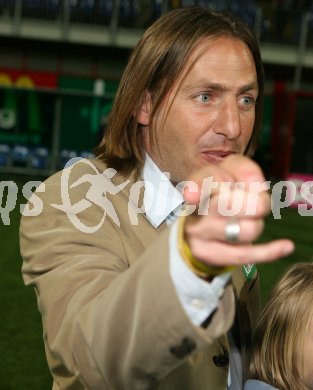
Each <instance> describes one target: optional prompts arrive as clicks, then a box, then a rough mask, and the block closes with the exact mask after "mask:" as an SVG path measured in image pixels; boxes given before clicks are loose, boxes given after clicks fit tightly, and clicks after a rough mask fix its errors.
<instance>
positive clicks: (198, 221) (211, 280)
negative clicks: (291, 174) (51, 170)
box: [21, 8, 293, 390]
mask: <svg viewBox="0 0 313 390" xmlns="http://www.w3.org/2000/svg"><path fill="white" fill-rule="evenodd" d="M262 97H263V73H262V64H261V58H260V53H259V49H258V46H257V43H256V41H255V39H254V37H253V36H252V35H251V33H250V32H249V31H248V29H247V28H246V27H245V26H244V25H243V24H242V23H241V22H239V21H237V20H235V19H233V18H231V17H227V16H223V15H220V14H215V13H211V12H210V11H208V10H205V9H202V8H185V9H179V10H176V11H173V12H171V13H168V14H167V15H165V16H163V17H162V18H161V19H159V20H158V21H157V22H156V23H154V24H153V25H152V26H151V27H150V28H149V29H148V30H147V31H146V33H145V34H144V36H143V37H142V39H141V40H140V42H139V43H138V45H137V46H136V48H135V49H134V51H133V54H132V56H131V58H130V61H129V64H128V66H127V68H126V70H125V72H124V75H123V77H122V80H121V84H120V88H119V90H118V93H117V96H116V99H115V102H114V104H113V108H112V112H111V115H110V118H109V123H108V127H107V130H106V137H105V139H104V140H103V142H102V144H101V145H100V147H99V148H98V158H97V159H95V160H93V161H89V160H88V161H81V162H78V163H77V164H76V165H74V166H71V167H68V168H67V169H65V170H64V171H63V172H61V173H57V174H56V175H54V176H52V177H51V178H50V179H48V180H47V181H46V183H45V185H44V186H41V187H40V188H39V189H38V191H37V193H36V194H35V195H34V196H35V197H34V198H33V199H31V200H30V202H31V203H34V202H35V201H38V197H40V198H41V201H42V202H43V211H42V213H41V215H40V217H30V216H29V217H23V219H22V223H21V251H22V255H23V257H24V264H23V275H24V280H25V283H26V284H28V285H33V286H34V287H35V289H36V292H37V296H38V305H39V309H40V311H41V313H42V317H43V327H44V340H45V348H46V355H47V359H48V363H49V367H50V369H51V372H52V375H53V378H54V384H53V389H116V390H123V389H125V390H126V389H127V390H131V389H136V390H137V389H154V388H155V389H170V390H174V389H179V390H181V389H188V390H189V389H190V390H204V389H212V390H213V389H214V390H219V389H223V390H225V389H226V388H231V389H240V388H241V387H242V382H243V374H244V373H247V371H246V368H247V365H248V363H249V359H248V356H247V353H248V349H249V343H250V335H251V329H252V326H253V320H254V318H255V316H256V314H257V311H258V305H259V302H258V301H259V299H258V280H257V271H256V268H255V266H252V265H251V264H249V263H251V262H255V263H258V262H261V261H264V262H265V261H272V260H275V259H277V258H279V257H281V256H284V255H286V254H288V253H290V252H291V251H292V250H293V246H292V243H291V242H289V241H288V240H278V241H276V242H271V243H267V244H263V245H251V242H252V241H254V240H255V239H256V238H257V237H258V236H259V235H260V233H261V231H262V227H263V218H264V216H265V215H266V214H267V213H268V212H269V207H270V202H269V196H268V194H267V193H266V192H265V191H259V190H257V189H255V188H256V187H257V186H253V184H255V183H258V182H260V183H262V182H263V181H264V177H263V175H262V173H261V170H260V169H259V167H258V166H257V165H256V164H255V163H253V162H252V161H251V160H250V159H249V158H248V157H244V156H243V154H247V155H248V154H250V153H252V151H253V149H254V146H255V142H256V139H257V132H258V128H259V125H260V120H261V114H262ZM113 169H114V170H113ZM103 172H104V173H103ZM116 172H117V173H116ZM188 179H189V181H188V182H187V180H188ZM210 179H211V181H210ZM237 182H240V183H239V185H238V183H237ZM143 188H144V191H143ZM238 206H240V207H239V208H238ZM234 210H235V211H236V210H237V211H236V213H233V211H234ZM247 210H248V211H247ZM251 210H252V212H251ZM177 215H182V216H180V217H178V218H177ZM234 215H235V217H236V219H235V220H234V219H233V217H234ZM88 233H90V234H88ZM248 264H249V265H248ZM243 266H244V267H243ZM235 313H236V315H235ZM233 323H234V326H233V327H232V324H233ZM231 327H232V329H231V331H230V328H231Z"/></svg>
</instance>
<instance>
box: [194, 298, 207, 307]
mask: <svg viewBox="0 0 313 390" xmlns="http://www.w3.org/2000/svg"><path fill="white" fill-rule="evenodd" d="M191 304H192V306H193V307H195V308H197V309H204V308H205V302H204V301H203V300H202V299H198V298H194V299H193V300H192V301H191Z"/></svg>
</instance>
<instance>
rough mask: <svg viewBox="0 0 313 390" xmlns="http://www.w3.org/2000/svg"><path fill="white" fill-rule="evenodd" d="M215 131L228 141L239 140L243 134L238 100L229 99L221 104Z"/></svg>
mask: <svg viewBox="0 0 313 390" xmlns="http://www.w3.org/2000/svg"><path fill="white" fill-rule="evenodd" d="M214 131H215V133H216V134H222V135H224V136H225V137H226V138H227V139H228V140H234V139H237V138H238V137H239V136H240V134H241V124H240V112H239V107H238V102H237V99H236V98H229V99H227V100H226V101H225V102H224V103H223V104H221V106H220V109H219V111H218V112H217V117H216V121H215V126H214Z"/></svg>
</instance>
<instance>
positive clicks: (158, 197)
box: [142, 154, 184, 228]
mask: <svg viewBox="0 0 313 390" xmlns="http://www.w3.org/2000/svg"><path fill="white" fill-rule="evenodd" d="M169 177H170V175H169V173H168V172H162V171H161V170H160V169H159V167H158V166H157V165H156V164H155V162H154V161H153V160H152V159H151V157H150V156H148V154H146V160H145V164H144V167H143V171H142V178H143V181H144V184H145V195H144V201H143V203H144V209H145V213H146V218H147V219H148V221H149V222H150V223H151V225H152V226H153V227H155V228H158V227H159V226H160V225H161V223H162V222H164V221H165V220H166V219H167V218H168V217H169V215H170V214H171V213H172V212H173V211H175V210H176V209H177V208H180V206H181V205H182V203H183V202H184V198H183V196H182V194H181V193H180V192H179V191H178V190H177V189H176V188H175V187H174V186H173V184H172V183H171V181H170V179H169Z"/></svg>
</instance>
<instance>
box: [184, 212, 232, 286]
mask: <svg viewBox="0 0 313 390" xmlns="http://www.w3.org/2000/svg"><path fill="white" fill-rule="evenodd" d="M186 218H187V217H181V218H180V220H179V222H178V224H179V225H178V249H179V253H180V255H181V257H182V259H183V260H184V262H185V263H186V264H187V265H188V267H189V268H190V269H191V270H192V271H193V272H194V273H195V274H196V275H197V276H199V277H200V278H203V279H206V280H207V279H212V278H213V277H214V276H217V275H220V274H222V273H225V272H230V271H232V270H233V268H234V267H233V266H222V267H218V266H210V265H208V264H206V263H204V262H203V261H201V260H199V259H197V258H196V257H195V256H194V255H193V253H192V251H191V249H190V246H189V244H188V241H187V240H186V237H185V223H186Z"/></svg>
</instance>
